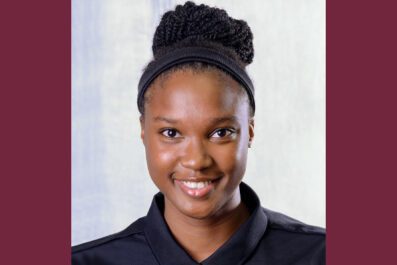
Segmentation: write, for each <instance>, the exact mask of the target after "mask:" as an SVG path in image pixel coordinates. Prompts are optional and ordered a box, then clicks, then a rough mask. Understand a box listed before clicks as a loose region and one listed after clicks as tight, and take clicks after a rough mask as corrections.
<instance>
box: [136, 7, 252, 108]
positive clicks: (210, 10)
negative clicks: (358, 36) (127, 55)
mask: <svg viewBox="0 0 397 265" xmlns="http://www.w3.org/2000/svg"><path fill="white" fill-rule="evenodd" d="M252 39H253V35H252V32H251V29H250V27H249V26H248V24H247V23H246V22H245V21H244V20H237V19H234V18H232V17H230V16H229V15H228V14H227V12H226V11H225V10H223V9H220V8H216V7H209V6H207V5H204V4H200V5H196V4H195V3H193V2H191V1H188V2H186V3H185V4H184V5H177V6H176V7H175V10H171V11H168V12H166V13H164V15H163V16H162V18H161V21H160V24H159V25H158V26H157V28H156V31H155V33H154V37H153V44H152V51H153V60H152V61H151V62H150V63H149V64H148V66H147V67H146V69H147V68H149V67H150V66H151V65H152V64H155V63H156V61H157V60H158V59H159V58H161V57H162V56H163V55H165V54H167V53H169V52H172V51H174V50H176V49H179V48H183V47H197V46H199V47H207V48H213V49H216V50H217V51H218V52H221V53H223V54H224V55H226V56H228V57H230V58H231V59H233V60H234V61H235V62H236V63H237V64H238V65H239V66H240V67H241V68H242V69H245V67H246V66H247V65H248V64H250V63H251V62H252V60H253V57H254V48H253V43H252ZM180 69H192V70H194V71H197V70H208V69H211V70H212V69H215V70H217V71H218V72H220V73H223V74H227V73H226V72H225V71H223V70H222V69H220V68H217V67H215V66H212V65H208V64H206V63H198V62H193V63H185V64H182V65H178V66H175V67H173V68H171V69H169V70H167V71H165V72H163V73H162V74H161V76H162V77H164V76H166V75H167V74H169V73H170V72H174V71H176V70H180ZM227 75H228V74H227ZM146 94H149V93H146ZM149 97H150V96H149V95H147V96H146V95H145V97H144V101H146V102H147V101H148V100H149ZM252 112H253V111H252V106H251V114H252ZM142 114H143V113H142Z"/></svg>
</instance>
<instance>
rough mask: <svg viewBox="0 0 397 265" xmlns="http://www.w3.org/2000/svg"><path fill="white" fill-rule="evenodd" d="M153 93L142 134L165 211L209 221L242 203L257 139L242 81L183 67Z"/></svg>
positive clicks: (156, 86)
mask: <svg viewBox="0 0 397 265" xmlns="http://www.w3.org/2000/svg"><path fill="white" fill-rule="evenodd" d="M148 93H150V100H149V102H147V103H146V106H145V116H144V117H143V118H142V119H141V126H142V131H141V137H142V140H143V143H144V145H145V149H146V159H147V164H148V169H149V173H150V176H151V177H152V179H153V181H154V183H155V184H156V186H157V187H158V188H159V190H160V191H161V192H162V193H163V194H164V196H165V211H166V212H167V213H168V214H178V215H179V214H182V215H184V216H188V217H192V218H198V219H205V218H211V217H216V216H219V215H221V214H222V213H224V212H226V211H228V210H231V209H233V208H235V207H237V205H238V204H239V203H240V194H239V189H238V185H239V184H240V182H241V179H242V178H243V175H244V172H245V168H246V161H247V150H248V144H249V141H251V140H252V137H253V121H252V120H251V119H250V116H249V103H248V99H247V95H246V94H245V92H244V91H242V90H241V88H239V84H238V83H237V82H236V81H234V80H232V79H231V78H230V77H227V76H224V75H220V74H219V73H217V72H214V71H208V70H207V71H199V72H197V71H196V72H193V71H191V70H178V71H176V72H174V73H171V74H169V75H168V76H167V77H166V78H164V80H162V81H161V82H155V84H154V85H153V87H151V88H150V91H148Z"/></svg>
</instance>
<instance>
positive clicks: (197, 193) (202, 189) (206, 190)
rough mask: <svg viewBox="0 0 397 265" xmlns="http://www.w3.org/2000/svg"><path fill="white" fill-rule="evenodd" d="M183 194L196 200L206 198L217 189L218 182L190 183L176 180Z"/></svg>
mask: <svg viewBox="0 0 397 265" xmlns="http://www.w3.org/2000/svg"><path fill="white" fill-rule="evenodd" d="M174 182H175V183H176V184H177V185H178V186H179V188H180V189H181V190H182V192H183V193H185V194H186V195H188V196H189V197H191V198H194V199H200V198H205V197H206V196H208V195H209V194H210V193H211V192H212V191H213V190H214V189H215V182H217V180H205V181H204V180H203V181H190V180H178V179H174Z"/></svg>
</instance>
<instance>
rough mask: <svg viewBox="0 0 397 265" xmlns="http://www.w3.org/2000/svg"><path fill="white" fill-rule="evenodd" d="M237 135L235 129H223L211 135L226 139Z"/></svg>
mask: <svg viewBox="0 0 397 265" xmlns="http://www.w3.org/2000/svg"><path fill="white" fill-rule="evenodd" d="M234 134H235V130H234V129H229V128H221V129H217V130H216V131H214V132H213V133H212V134H211V137H214V138H225V137H230V136H232V135H234Z"/></svg>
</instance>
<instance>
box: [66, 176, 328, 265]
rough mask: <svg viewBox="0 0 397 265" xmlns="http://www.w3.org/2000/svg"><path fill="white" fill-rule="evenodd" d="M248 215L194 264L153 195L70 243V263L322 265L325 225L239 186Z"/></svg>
mask: <svg viewBox="0 0 397 265" xmlns="http://www.w3.org/2000/svg"><path fill="white" fill-rule="evenodd" d="M240 192H241V199H242V201H243V202H244V203H245V205H246V206H247V207H248V209H249V210H250V213H251V214H250V217H249V219H248V220H247V221H246V222H245V223H244V224H242V225H241V226H240V227H239V228H238V230H237V231H236V232H235V233H234V234H233V235H232V237H231V238H230V239H229V240H228V241H226V243H225V244H223V245H222V246H221V247H220V248H219V249H218V250H217V251H216V252H215V253H213V254H212V255H211V256H210V257H208V258H207V259H205V260H204V261H202V262H201V263H197V262H196V261H194V260H193V259H192V258H191V257H190V256H189V255H188V254H187V253H186V252H185V251H184V249H183V248H182V247H181V246H180V245H179V244H178V242H176V241H175V239H174V238H173V236H172V234H171V232H170V230H169V228H168V226H167V224H166V222H165V220H164V217H163V210H164V197H163V195H162V194H161V193H158V194H156V195H155V196H154V199H153V202H152V205H151V207H150V209H149V212H148V215H147V216H146V217H142V218H140V219H138V220H137V221H135V222H134V223H132V224H131V225H130V226H129V227H127V228H126V229H125V230H123V231H121V232H120V233H117V234H114V235H110V236H107V237H104V238H101V239H98V240H95V241H92V242H88V243H85V244H81V245H78V246H75V247H73V248H72V264H73V265H197V264H203V265H223V264H225V265H240V264H246V265H259V264H264V265H265V264H269V265H281V264H285V265H298V264H302V265H303V264H304V265H313V264H325V230H324V229H322V228H319V227H314V226H309V225H306V224H303V223H301V222H299V221H297V220H294V219H292V218H290V217H288V216H285V215H283V214H280V213H276V212H273V211H270V210H267V209H265V208H262V207H261V206H260V202H259V199H258V196H257V195H256V194H255V192H254V191H253V190H252V189H251V188H250V187H248V186H247V185H246V184H244V183H241V185H240Z"/></svg>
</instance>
